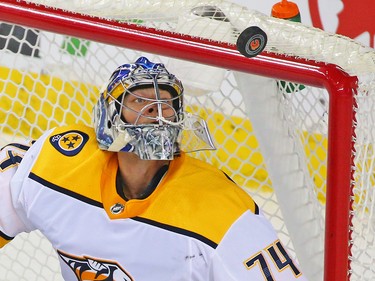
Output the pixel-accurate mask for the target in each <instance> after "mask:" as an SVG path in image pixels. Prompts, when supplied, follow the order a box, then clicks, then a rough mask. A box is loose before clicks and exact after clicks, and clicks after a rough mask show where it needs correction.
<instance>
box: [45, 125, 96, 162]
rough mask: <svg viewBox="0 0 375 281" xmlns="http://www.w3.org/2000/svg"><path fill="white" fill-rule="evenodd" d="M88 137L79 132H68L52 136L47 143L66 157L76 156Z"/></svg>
mask: <svg viewBox="0 0 375 281" xmlns="http://www.w3.org/2000/svg"><path fill="white" fill-rule="evenodd" d="M88 139H89V136H88V135H87V134H85V133H83V132H80V131H75V130H72V131H68V132H64V133H61V134H57V135H53V136H52V137H50V139H49V141H50V143H51V144H52V146H53V147H54V148H56V150H57V151H59V152H60V153H62V154H64V155H66V156H74V155H77V154H78V153H79V152H80V151H81V150H82V148H83V146H84V145H85V144H86V142H87V141H88Z"/></svg>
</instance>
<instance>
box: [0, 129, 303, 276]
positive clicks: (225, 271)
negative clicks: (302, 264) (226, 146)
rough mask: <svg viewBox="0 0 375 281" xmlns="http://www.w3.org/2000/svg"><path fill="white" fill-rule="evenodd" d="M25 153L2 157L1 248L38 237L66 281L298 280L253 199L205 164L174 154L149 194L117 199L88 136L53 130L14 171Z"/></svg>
mask: <svg viewBox="0 0 375 281" xmlns="http://www.w3.org/2000/svg"><path fill="white" fill-rule="evenodd" d="M25 150H26V147H21V148H15V147H14V146H9V147H7V148H5V149H4V150H3V151H2V152H1V154H0V165H1V166H0V167H1V173H0V183H1V185H0V193H1V195H2V196H0V198H1V199H0V200H1V202H0V246H3V245H5V244H6V243H8V242H10V241H11V240H12V239H13V238H14V237H15V236H16V235H17V234H18V233H20V232H29V231H32V230H35V229H39V230H40V231H41V232H42V233H43V234H44V235H45V236H46V237H47V238H48V240H49V241H50V242H51V243H52V245H53V247H54V248H55V249H56V251H57V253H58V257H59V260H60V264H61V269H62V274H63V277H64V279H65V280H71V281H76V280H108V281H111V280H128V281H130V280H133V281H155V280H158V281H159V280H160V281H161V280H162V281H168V280H170V281H172V280H173V281H177V280H186V281H188V280H189V281H191V280H196V281H198V280H199V281H211V280H212V281H230V280H233V281H235V280H236V281H237V280H244V281H245V280H246V281H248V280H260V281H262V280H266V281H271V280H283V281H290V280H306V279H305V277H304V276H303V275H302V273H301V271H300V269H299V267H298V265H297V264H296V262H295V261H294V260H292V259H291V258H290V257H289V255H288V254H287V252H286V251H285V249H284V247H283V245H282V243H281V242H280V241H279V240H278V238H277V236H276V234H275V231H274V230H273V228H272V226H271V225H270V223H269V222H268V221H267V220H266V219H265V217H264V216H263V215H261V214H260V212H259V209H258V207H257V205H256V204H255V203H254V201H253V200H252V199H251V197H249V195H248V194H247V193H246V192H245V191H243V190H242V189H241V188H239V187H238V186H237V185H236V184H235V183H233V182H232V181H231V180H230V179H229V178H228V177H227V176H226V175H225V174H224V173H223V172H221V171H220V170H218V169H216V168H214V167H213V166H211V165H209V164H207V163H204V162H202V161H199V160H196V159H194V158H192V157H189V156H187V155H185V154H182V155H181V156H180V157H177V158H175V159H174V160H173V161H171V163H170V165H169V168H168V171H167V173H166V174H165V175H164V177H163V178H162V179H161V181H160V182H159V183H158V185H157V187H156V189H155V190H154V191H153V192H152V193H151V195H149V196H148V197H147V198H145V199H131V200H125V199H124V198H123V196H120V194H121V192H119V190H118V188H117V187H116V173H117V170H118V162H117V157H116V153H112V152H106V151H101V150H99V149H98V148H97V143H96V140H95V135H94V132H93V129H91V128H88V127H85V126H78V125H76V126H70V127H64V128H58V129H55V130H52V131H50V132H48V133H46V134H45V135H44V136H43V137H41V138H40V139H39V140H38V141H37V142H36V143H35V144H33V145H32V146H31V148H30V149H29V150H28V152H27V153H26V154H25V156H24V158H23V159H22V162H21V164H19V162H20V160H21V158H22V153H21V152H23V151H25ZM10 155H12V156H10ZM9 159H12V160H9ZM18 164H19V165H18ZM17 167H18V170H17V171H16V172H15V170H16V169H17ZM10 179H12V180H10Z"/></svg>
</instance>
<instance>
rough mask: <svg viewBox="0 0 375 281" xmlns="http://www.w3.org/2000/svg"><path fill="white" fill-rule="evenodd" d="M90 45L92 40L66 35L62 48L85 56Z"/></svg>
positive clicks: (73, 53) (72, 53)
mask: <svg viewBox="0 0 375 281" xmlns="http://www.w3.org/2000/svg"><path fill="white" fill-rule="evenodd" d="M89 46H90V41H88V40H83V39H78V38H74V37H70V36H66V37H65V38H64V42H63V45H62V47H61V49H62V50H64V51H66V52H67V53H68V54H71V55H73V56H77V57H84V56H86V54H87V50H88V48H89Z"/></svg>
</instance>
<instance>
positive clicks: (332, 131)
mask: <svg viewBox="0 0 375 281" xmlns="http://www.w3.org/2000/svg"><path fill="white" fill-rule="evenodd" d="M166 2H167V1H166ZM182 2H184V1H182ZM216 2H217V4H218V6H220V5H221V6H223V7H224V8H228V7H229V8H233V7H234V8H233V12H232V11H226V10H225V9H223V10H224V11H225V12H224V14H225V13H228V15H232V13H234V12H238V11H239V10H240V11H241V16H243V17H244V22H245V24H246V26H245V25H244V23H242V24H243V25H242V26H241V25H239V26H240V28H244V27H247V25H259V26H260V27H261V28H263V29H264V30H265V31H266V33H267V31H268V28H269V25H270V24H271V25H272V24H273V25H274V26H273V27H272V28H274V29H275V30H277V28H280V29H282V28H285V29H286V30H289V31H291V30H294V29H299V28H300V26H302V25H300V24H298V23H288V24H287V25H286V26H285V24H284V25H283V23H281V20H277V19H268V18H267V17H265V16H262V15H257V16H259V19H258V20H255V21H254V22H252V20H253V19H254V18H253V14H251V15H250V12H248V11H247V10H246V9H245V8H239V7H237V6H234V4H228V3H229V2H225V1H216ZM216 2H215V1H208V2H207V3H209V4H210V6H212V5H213V3H216ZM223 3H224V4H225V5H224V4H223ZM64 8H65V10H63V9H60V8H50V7H48V6H44V5H40V4H33V3H27V2H24V1H12V0H1V1H0V20H1V21H2V22H4V23H8V24H15V25H20V26H25V27H27V28H32V29H38V30H42V31H47V32H52V33H56V34H64V35H68V36H73V37H75V38H80V39H85V40H90V41H93V42H98V43H101V44H105V45H109V46H116V47H119V48H126V49H133V50H137V51H140V52H146V53H151V54H155V55H158V56H165V57H168V58H174V59H181V60H188V61H191V62H195V63H198V64H200V65H209V66H212V67H215V68H217V69H224V70H228V71H231V72H235V73H236V72H238V73H241V74H239V75H249V77H251V75H256V76H261V77H264V78H267V79H269V78H271V79H272V80H274V81H278V84H277V89H278V92H281V93H280V96H282V99H284V100H287V97H286V96H289V95H296V96H298V95H299V90H298V89H296V86H294V87H291V86H288V87H289V88H288V89H287V88H283V87H284V86H283V83H280V82H284V81H288V82H287V83H293V84H291V85H297V86H298V85H303V87H306V88H310V87H311V88H313V89H325V90H326V91H327V93H328V99H327V101H326V102H327V103H328V105H329V106H328V109H327V110H328V111H327V112H326V113H327V114H328V125H327V131H326V132H324V135H325V136H326V138H327V141H328V144H327V147H324V146H323V147H322V149H326V152H325V154H324V155H326V159H322V162H323V164H322V165H324V166H325V167H326V168H324V169H326V178H325V183H324V185H325V195H324V196H325V197H324V199H323V200H319V198H317V197H318V196H317V195H316V194H315V193H314V192H315V191H314V189H315V187H313V186H310V189H311V191H309V192H312V193H313V194H315V196H316V198H309V200H312V201H314V200H315V201H314V202H313V203H311V202H310V201H309V203H307V204H306V206H307V205H309V204H315V205H317V206H318V205H319V207H317V208H318V209H319V208H320V207H321V206H320V205H323V210H324V216H325V222H324V225H323V226H322V227H321V229H320V231H321V232H322V233H324V235H323V236H324V237H323V238H324V260H325V261H324V265H323V268H324V280H327V281H328V280H329V281H330V280H337V281H340V280H343V281H344V280H357V279H355V278H360V277H361V275H362V276H363V274H366V276H370V275H369V274H372V276H375V272H374V270H373V269H372V268H371V264H372V261H371V260H370V261H367V256H371V255H370V253H372V252H369V253H366V249H363V246H362V245H360V246H358V247H357V245H356V241H357V240H361V239H362V238H363V237H360V236H361V235H364V234H363V233H362V232H360V231H357V230H356V227H357V225H356V224H354V223H353V219H354V221H355V222H356V223H360V222H358V221H361V219H362V218H363V216H369V218H368V219H367V220H368V221H369V223H370V224H371V223H372V224H373V223H374V222H373V221H372V220H371V219H372V214H371V212H372V209H371V206H372V205H370V203H369V205H367V206H365V207H361V208H360V207H359V206H360V204H359V203H358V201H361V199H362V197H364V196H370V195H371V194H370V192H371V190H370V188H371V187H373V185H372V186H369V184H374V182H373V181H372V180H369V181H368V182H366V183H364V184H363V182H361V176H358V174H361V175H365V174H366V175H367V177H369V178H372V173H373V172H372V170H371V169H369V168H363V166H365V165H370V164H372V161H371V159H369V158H367V159H365V160H363V159H362V158H361V159H359V158H358V157H357V155H358V154H359V152H358V151H357V150H358V149H359V148H360V149H363V150H366V151H367V154H366V155H367V156H368V155H369V154H371V149H372V147H371V145H372V143H370V145H368V146H366V147H363V144H362V143H361V144H359V145H357V142H358V140H359V138H358V137H359V134H360V133H362V130H372V128H371V126H374V123H373V122H374V120H372V118H371V116H370V117H369V119H366V120H364V118H367V117H365V116H366V115H368V112H364V113H363V117H362V115H361V116H359V114H362V111H361V110H362V109H361V107H360V106H362V105H363V106H364V107H366V103H364V102H363V100H364V99H366V97H368V101H371V98H373V97H372V96H373V95H374V94H375V91H374V82H373V78H372V77H373V76H374V75H373V71H374V60H373V59H374V53H373V51H371V50H368V49H367V48H365V47H362V46H360V45H358V44H356V43H355V42H352V41H351V40H349V39H347V38H343V37H338V36H337V38H336V37H335V35H331V34H326V33H324V32H322V31H318V30H315V29H311V28H308V27H306V28H305V29H306V30H307V31H308V32H310V33H312V34H316V36H318V37H319V36H321V37H324V38H327V40H330V39H332V38H336V39H337V40H338V41H340V42H341V41H343V42H345V43H347V44H348V46H355V47H357V48H358V50H356V51H357V52H358V56H362V57H363V56H367V57H368V60H369V67H367V69H368V72H369V73H363V72H362V71H359V72H358V73H356V72H355V70H356V69H355V68H353V69H354V70H353V69H351V68H348V69H345V68H342V67H340V66H338V65H337V64H336V63H335V57H337V56H338V55H336V54H335V53H333V54H332V55H331V57H332V61H331V60H324V59H322V60H320V57H319V56H318V55H316V57H314V54H313V52H312V53H308V54H306V56H304V55H303V54H299V53H298V51H296V52H295V53H294V52H293V44H297V42H295V41H293V40H295V38H294V39H293V38H289V40H290V41H289V42H287V43H285V42H277V41H272V40H271V42H270V45H269V46H267V47H266V50H265V52H263V53H261V54H260V55H258V56H256V57H254V58H245V57H244V56H242V55H241V54H240V53H239V52H238V51H237V50H236V46H235V44H234V42H235V38H236V36H238V32H237V31H238V29H239V28H238V27H237V31H236V29H232V33H233V34H232V37H231V39H230V40H227V41H221V40H217V39H214V40H213V39H212V38H208V37H204V36H199V35H198V36H197V35H196V34H188V33H184V32H181V31H177V30H175V29H173V28H170V29H169V27H168V25H166V26H165V27H164V26H163V25H159V23H160V19H158V20H154V19H150V20H149V22H156V24H155V26H149V25H148V22H147V21H146V20H145V19H142V20H139V21H137V19H138V18H140V17H141V16H140V15H138V16H137V15H136V16H135V17H134V16H133V17H129V18H128V19H127V20H125V19H126V15H125V16H124V18H122V20H121V21H119V20H118V19H116V20H113V19H109V18H107V17H98V15H97V14H96V13H93V14H90V12H89V11H88V10H85V11H84V13H83V12H82V13H75V12H71V11H68V10H66V7H64ZM179 8H180V7H179ZM188 8H189V5H188ZM247 13H248V14H249V17H248V18H246V15H247ZM255 14H256V13H255ZM137 17H138V18H137ZM228 17H230V16H228ZM211 20H213V21H215V20H217V19H211ZM166 21H168V19H166ZM278 25H279V26H280V27H277V26H278ZM239 31H241V30H239ZM215 32H219V31H218V30H216V31H215ZM236 32H237V33H236ZM280 32H281V31H280ZM298 32H300V33H299V34H300V38H302V39H303V36H304V33H303V32H304V30H302V31H298ZM301 32H302V33H301ZM290 33H291V35H293V32H290ZM272 35H273V33H271V34H268V36H269V38H271V39H272V38H273V37H272ZM294 42H295V43H294ZM323 42H324V41H323ZM314 43H315V42H304V43H302V45H303V44H305V46H303V48H305V49H306V50H308V48H310V45H309V44H314ZM278 44H279V45H278ZM285 45H286V48H285V49H283V48H284V47H285ZM322 48H323V50H324V51H327V52H328V51H332V50H326V49H324V46H323V47H322ZM4 49H6V47H4ZM327 49H329V48H327ZM296 50H297V49H296ZM364 50H365V51H366V52H364ZM3 52H4V50H3V51H2V53H1V54H3ZM333 52H334V50H333ZM340 52H341V50H338V54H339V55H340ZM347 52H348V55H347V56H348V57H350V52H351V51H348V50H347ZM41 56H43V55H41ZM42 58H43V57H42ZM340 58H341V59H342V57H340ZM340 58H339V59H340ZM371 59H372V63H371ZM119 63H124V62H123V61H121V62H119ZM14 67H16V66H14ZM8 68H9V66H7V69H8ZM369 76H371V77H370V78H371V79H370V78H368V77H369ZM362 77H364V80H361V79H362ZM107 78H108V77H104V79H107ZM7 79H9V78H7ZM37 79H40V78H37ZM245 80H246V79H245ZM6 83H10V81H3V82H2V85H6ZM241 83H242V82H238V85H236V86H234V87H235V88H236V89H239V91H241V85H240V84H241ZM295 83H297V84H295ZM360 87H362V88H360ZM2 89H4V90H1V92H0V97H1V95H5V94H6V86H3V87H2ZM242 90H243V88H242ZM301 91H303V90H301ZM243 92H244V91H242V92H241V95H242V97H243V99H244V103H246V99H247V96H246V93H245V94H244V93H243ZM313 93H314V91H312V93H310V95H313ZM30 94H31V95H32V92H31V93H30ZM257 95H259V96H262V95H263V93H262V92H259V93H257ZM358 96H359V97H360V99H358ZM310 98H313V97H311V96H310V97H309V98H307V99H310ZM328 100H329V101H328ZM0 102H1V100H0ZM249 103H250V102H249V101H247V105H248V106H251V105H249ZM297 103H298V102H297ZM367 103H368V102H367ZM286 104H287V105H286V106H288V102H286ZM303 104H305V103H303ZM253 106H254V105H253ZM301 107H302V108H303V107H304V105H301ZM7 114H8V115H9V114H11V112H9V111H8V112H7ZM250 115H251V114H250ZM358 117H360V118H358ZM20 118H22V116H21V117H20ZM293 118H294V116H292V117H286V118H285V119H286V121H285V123H286V124H288V123H290V122H294V121H293ZM368 120H370V122H372V123H370V124H367V122H368ZM250 121H251V122H252V124H253V126H254V131H255V132H257V130H259V129H256V127H257V126H258V128H259V126H260V127H262V124H260V125H259V124H258V125H256V124H254V123H255V122H256V120H253V119H251V118H250ZM264 122H267V120H264ZM360 122H363V129H362V124H361V123H360ZM296 124H299V123H298V122H296ZM3 126H5V125H3ZM295 126H296V125H295ZM366 126H370V127H366ZM357 128H361V130H357ZM296 131H302V128H299V129H298V128H297V129H296ZM1 132H3V131H1ZM258 132H259V131H258ZM304 133H305V132H303V134H304ZM303 134H302V133H301V136H302V135H303ZM24 135H25V134H24ZM255 135H256V133H255ZM25 136H26V137H33V135H32V134H31V133H30V134H29V135H25ZM256 136H257V135H256ZM257 137H258V138H259V142H260V146H261V147H262V132H261V133H259V136H257ZM300 138H301V137H300ZM263 139H264V138H263ZM276 141H278V140H276ZM372 141H373V140H372ZM219 146H220V145H219ZM266 146H267V145H263V148H264V147H266ZM293 146H296V147H297V150H298V149H300V150H301V148H298V146H299V144H296V145H293ZM303 150H304V149H303V148H302V151H303ZM262 153H263V154H264V155H267V151H264V150H263V151H262ZM360 153H364V152H362V151H361V152H360ZM302 154H303V152H302ZM307 154H308V153H307ZM370 156H371V157H374V156H372V155H370ZM204 157H207V156H204ZM265 157H266V156H265ZM270 159H271V160H267V159H266V160H265V162H266V164H267V165H269V166H270V167H271V166H272V165H273V164H272V163H273V161H274V160H273V158H272V157H271V158H270ZM267 161H268V162H267ZM301 161H306V160H304V158H301V159H299V160H298V162H301ZM362 161H364V162H362ZM213 162H215V161H213ZM275 163H276V161H275ZM371 167H372V166H371ZM310 168H311V167H310ZM271 169H272V168H270V170H271ZM304 169H305V170H304ZM324 169H323V170H324ZM301 170H304V171H303V173H304V177H307V178H309V177H311V178H313V176H312V174H313V172H311V171H309V170H308V169H307V168H301ZM368 170H370V171H368ZM277 173H278V172H277V171H276V172H275V174H277ZM356 173H357V176H356ZM269 176H270V178H271V181H272V182H273V185H275V186H277V185H278V183H277V180H276V179H275V178H272V172H269ZM284 176H287V175H284ZM304 181H307V182H312V183H313V182H314V179H307V180H304ZM362 185H363V186H362ZM359 186H361V188H360V189H359ZM275 188H276V187H275ZM364 189H366V190H368V191H366V192H363V190H364ZM294 190H295V192H296V193H298V192H299V190H298V189H294ZM356 190H361V192H362V193H360V192H359V191H358V192H357V193H356ZM283 192H284V191H283V190H281V191H280V190H279V191H275V194H276V196H280V198H279V197H278V198H277V199H278V204H280V205H288V202H286V201H285V200H288V198H284V199H282V197H283V194H282V193H283ZM250 193H251V191H250ZM288 196H290V199H289V200H291V201H292V199H291V198H293V193H288V194H287V195H286V197H288ZM366 199H367V200H368V201H371V200H372V199H373V198H372V197H371V198H369V197H366ZM322 202H323V203H322ZM289 203H290V204H291V205H293V202H289ZM284 207H285V208H286V206H284ZM284 207H283V206H282V207H281V211H282V212H283V217H284V219H285V221H287V222H288V221H289V224H288V223H286V226H287V228H288V231H287V233H289V234H290V240H291V241H292V243H291V244H292V245H291V246H290V247H291V248H293V250H295V252H296V257H297V258H298V260H299V261H300V263H301V266H302V267H303V268H305V269H307V268H308V267H309V265H308V259H309V257H308V256H306V257H304V256H303V255H304V254H303V253H302V254H300V251H301V250H300V249H301V248H303V247H301V244H302V245H303V243H304V241H301V234H298V233H293V232H295V230H294V231H293V230H292V229H289V226H290V223H292V224H293V223H294V224H295V225H298V222H299V220H300V219H297V222H293V219H294V218H293V216H294V214H293V210H292V211H291V212H288V211H284V210H283V208H284ZM306 208H308V207H306ZM362 209H364V211H363V212H360V210H362ZM265 212H267V209H266V207H265ZM295 212H298V210H295ZM317 212H320V209H319V210H318V211H317ZM267 214H268V215H269V216H270V217H271V216H272V211H270V212H269V213H267ZM313 219H317V220H319V218H316V217H315V218H313ZM317 224H319V223H317ZM362 227H363V226H362V225H361V226H359V228H362ZM297 228H298V226H297ZM357 233H358V234H357ZM353 234H354V237H353ZM303 235H304V234H303V233H302V236H303ZM306 235H307V233H306ZM298 240H299V241H298ZM302 240H303V238H302ZM363 241H365V243H367V246H366V247H367V248H370V250H371V251H372V249H373V247H374V245H373V242H371V241H368V240H366V238H363V240H361V243H363ZM298 245H299V246H298ZM353 245H354V246H353ZM366 247H364V248H366ZM357 248H359V250H358V251H357ZM302 252H303V251H302ZM0 254H1V252H0ZM316 255H318V256H319V254H316ZM362 256H366V258H365V262H364V264H365V265H364V266H363V268H362V266H361V263H362V260H361V257H362ZM370 259H371V258H370ZM353 260H354V263H355V267H354V268H353V267H352V263H353ZM368 264H369V265H368ZM316 268H317V269H318V270H320V269H321V268H320V265H318V266H317V267H316ZM311 271H312V270H311ZM317 275H318V276H319V274H317ZM311 280H319V279H314V277H312V278H311ZM358 280H359V279H358Z"/></svg>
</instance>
